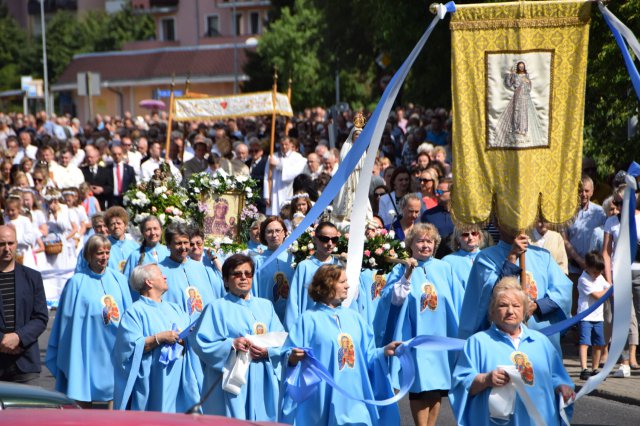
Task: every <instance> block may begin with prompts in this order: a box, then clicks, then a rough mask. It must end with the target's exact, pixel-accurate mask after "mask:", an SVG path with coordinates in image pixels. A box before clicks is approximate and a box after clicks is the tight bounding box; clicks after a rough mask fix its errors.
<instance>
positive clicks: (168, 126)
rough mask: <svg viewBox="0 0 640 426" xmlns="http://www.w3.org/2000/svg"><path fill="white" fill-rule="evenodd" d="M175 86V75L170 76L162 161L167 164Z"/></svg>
mask: <svg viewBox="0 0 640 426" xmlns="http://www.w3.org/2000/svg"><path fill="white" fill-rule="evenodd" d="M175 86H176V75H175V74H173V75H172V76H171V93H170V94H169V118H168V120H167V141H166V143H165V147H164V161H166V162H167V163H168V162H169V147H170V145H171V126H172V124H173V89H174V88H175Z"/></svg>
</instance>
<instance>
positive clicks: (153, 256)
mask: <svg viewBox="0 0 640 426" xmlns="http://www.w3.org/2000/svg"><path fill="white" fill-rule="evenodd" d="M170 254H171V253H170V252H169V249H168V248H167V246H165V245H164V244H160V243H158V244H156V245H155V246H153V247H149V246H145V248H144V259H143V260H142V263H140V265H148V264H150V263H160V262H162V261H163V260H164V259H165V258H166V257H169V255H170ZM140 257H142V254H141V253H140V248H138V249H137V250H135V251H133V252H131V254H130V255H129V257H128V258H127V263H126V264H125V266H124V271H123V274H124V276H125V277H127V278H129V277H130V276H131V272H133V269H134V268H135V267H136V266H138V263H139V262H140Z"/></svg>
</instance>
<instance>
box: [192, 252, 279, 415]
mask: <svg viewBox="0 0 640 426" xmlns="http://www.w3.org/2000/svg"><path fill="white" fill-rule="evenodd" d="M254 273H255V266H254V263H253V260H251V257H249V256H246V255H244V254H234V255H233V256H231V257H229V258H228V259H227V260H226V261H225V262H224V264H223V265H222V278H223V280H224V286H225V289H226V290H227V294H226V296H224V297H223V298H221V299H217V300H215V301H213V302H212V303H211V304H209V305H207V307H206V308H205V310H204V312H203V313H202V315H201V317H200V319H199V321H198V323H197V324H196V326H195V328H194V330H193V332H192V333H191V335H190V336H189V342H190V343H191V345H192V347H193V349H194V351H195V353H196V354H198V356H199V357H200V360H201V361H202V362H203V363H204V365H205V378H204V386H203V389H207V390H208V389H210V388H212V387H213V392H212V394H211V395H210V397H209V398H207V399H206V400H205V402H204V403H203V411H204V413H205V414H215V415H219V416H227V417H234V418H237V419H241V420H249V421H276V420H277V419H278V401H279V394H280V393H279V383H278V377H279V363H280V346H281V345H282V341H283V340H284V339H283V334H281V333H277V332H282V331H283V328H282V323H281V322H280V320H279V319H278V316H277V315H276V313H275V311H274V310H273V305H272V304H271V302H269V301H268V300H265V299H262V298H260V297H256V296H253V295H252V294H251V293H252V291H251V288H252V285H253V275H254ZM240 371H242V372H240ZM236 379H240V380H239V381H238V380H236Z"/></svg>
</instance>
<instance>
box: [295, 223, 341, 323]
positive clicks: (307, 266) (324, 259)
mask: <svg viewBox="0 0 640 426" xmlns="http://www.w3.org/2000/svg"><path fill="white" fill-rule="evenodd" d="M339 239H340V232H339V231H338V228H336V226H335V225H334V224H333V223H331V222H320V223H319V224H318V226H316V229H315V231H314V235H313V240H312V241H313V243H312V244H313V247H311V248H310V249H309V254H310V257H309V258H307V259H306V260H303V261H302V262H300V264H299V265H298V266H297V267H296V270H295V273H294V274H293V278H292V279H291V287H290V288H289V299H288V300H287V308H286V314H285V317H284V320H285V327H286V328H287V330H291V329H292V328H293V326H295V324H296V322H297V321H298V318H300V315H302V313H303V312H304V311H306V310H307V309H309V308H310V307H312V306H313V305H314V303H315V302H314V301H313V300H312V299H310V298H309V294H308V292H307V288H308V287H309V284H310V283H311V280H312V279H313V275H314V274H315V273H316V271H317V270H318V268H320V267H321V266H322V265H327V264H328V265H338V264H340V260H339V259H338V258H336V257H334V256H333V252H334V251H336V250H337V249H338V241H339Z"/></svg>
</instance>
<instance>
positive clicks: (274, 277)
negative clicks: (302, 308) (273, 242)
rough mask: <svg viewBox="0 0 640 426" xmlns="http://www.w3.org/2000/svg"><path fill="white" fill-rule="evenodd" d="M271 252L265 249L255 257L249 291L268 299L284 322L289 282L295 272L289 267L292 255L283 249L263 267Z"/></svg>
mask: <svg viewBox="0 0 640 426" xmlns="http://www.w3.org/2000/svg"><path fill="white" fill-rule="evenodd" d="M271 254H273V251H272V250H266V251H265V252H264V253H263V254H262V255H261V256H258V257H256V258H255V262H256V275H255V277H254V278H253V287H251V291H252V295H256V296H258V297H262V298H264V299H268V300H270V301H271V303H273V306H274V308H275V310H276V314H278V318H280V321H281V322H283V323H284V318H285V311H286V308H287V299H288V298H289V292H290V290H289V289H290V288H291V286H290V284H291V282H292V280H293V275H294V272H295V269H293V268H292V267H291V265H292V264H293V255H292V254H291V253H289V252H288V251H286V250H285V251H283V252H282V253H280V254H279V255H278V257H276V259H275V261H274V262H271V263H269V264H268V265H267V266H266V268H263V267H262V264H263V263H264V261H265V260H266V259H268V258H269V257H270V256H271ZM254 290H255V292H254ZM256 293H257V294H256Z"/></svg>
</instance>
